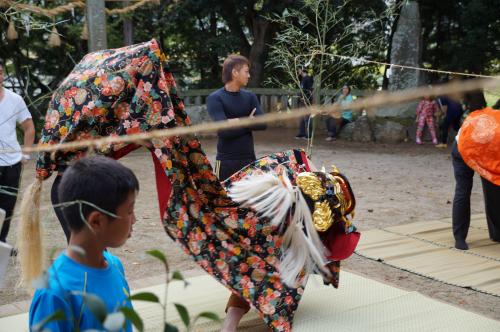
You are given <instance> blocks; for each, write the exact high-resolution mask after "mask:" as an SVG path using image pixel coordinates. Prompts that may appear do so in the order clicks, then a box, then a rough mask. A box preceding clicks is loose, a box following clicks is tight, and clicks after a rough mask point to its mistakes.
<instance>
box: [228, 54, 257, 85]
mask: <svg viewBox="0 0 500 332" xmlns="http://www.w3.org/2000/svg"><path fill="white" fill-rule="evenodd" d="M244 65H247V66H249V67H250V62H249V61H248V59H247V58H245V57H244V56H243V55H239V54H231V55H230V56H228V57H227V58H226V60H224V63H223V64H222V82H223V83H224V84H226V83H228V82H231V80H232V79H233V75H232V73H233V69H236V70H240V69H241V67H243V66H244Z"/></svg>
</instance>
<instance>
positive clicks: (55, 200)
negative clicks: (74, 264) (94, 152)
mask: <svg viewBox="0 0 500 332" xmlns="http://www.w3.org/2000/svg"><path fill="white" fill-rule="evenodd" d="M61 178H62V174H61V173H58V174H57V176H56V178H55V180H54V183H53V184H52V189H51V190H50V200H51V201H52V206H54V212H55V213H56V216H57V219H58V220H59V223H60V224H61V227H62V229H63V231H64V235H65V236H66V242H68V243H69V238H70V236H71V231H70V230H69V227H68V223H67V222H66V220H65V219H64V214H63V212H62V208H61V207H57V206H55V205H57V204H59V203H60V201H59V183H60V182H61Z"/></svg>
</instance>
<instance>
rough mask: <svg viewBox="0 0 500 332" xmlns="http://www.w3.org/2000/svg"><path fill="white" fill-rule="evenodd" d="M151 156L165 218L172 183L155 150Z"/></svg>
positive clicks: (161, 210) (162, 214) (162, 217)
mask: <svg viewBox="0 0 500 332" xmlns="http://www.w3.org/2000/svg"><path fill="white" fill-rule="evenodd" d="M151 157H152V158H153V164H154V165H155V178H156V191H157V192H158V205H159V206H160V218H161V220H163V219H164V213H165V212H166V210H167V205H168V201H169V200H170V195H172V183H171V182H170V180H169V179H168V177H167V174H165V169H164V168H163V166H162V165H161V163H160V161H159V160H158V158H157V157H156V155H155V154H154V152H153V151H151Z"/></svg>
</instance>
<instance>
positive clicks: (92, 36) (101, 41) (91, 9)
mask: <svg viewBox="0 0 500 332" xmlns="http://www.w3.org/2000/svg"><path fill="white" fill-rule="evenodd" d="M105 8H106V7H105V5H104V0H87V5H86V9H85V10H86V13H87V27H88V30H89V40H88V45H89V52H94V51H98V50H104V49H107V48H108V40H107V37H106V11H105Z"/></svg>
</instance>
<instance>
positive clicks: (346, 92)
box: [326, 85, 353, 142]
mask: <svg viewBox="0 0 500 332" xmlns="http://www.w3.org/2000/svg"><path fill="white" fill-rule="evenodd" d="M352 101H353V97H352V95H351V87H350V86H349V85H344V86H343V87H342V94H341V95H340V97H339V98H338V99H337V103H339V104H340V105H342V106H345V105H348V104H350V103H352ZM352 120H353V115H352V111H351V110H345V111H344V112H342V116H341V117H340V118H339V119H336V118H334V117H332V116H329V117H328V118H327V119H326V128H327V130H328V136H327V137H326V140H327V141H328V142H330V141H333V140H335V139H336V138H337V135H338V133H339V132H340V131H341V130H342V128H343V127H344V126H345V125H346V124H348V123H350V122H352Z"/></svg>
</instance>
